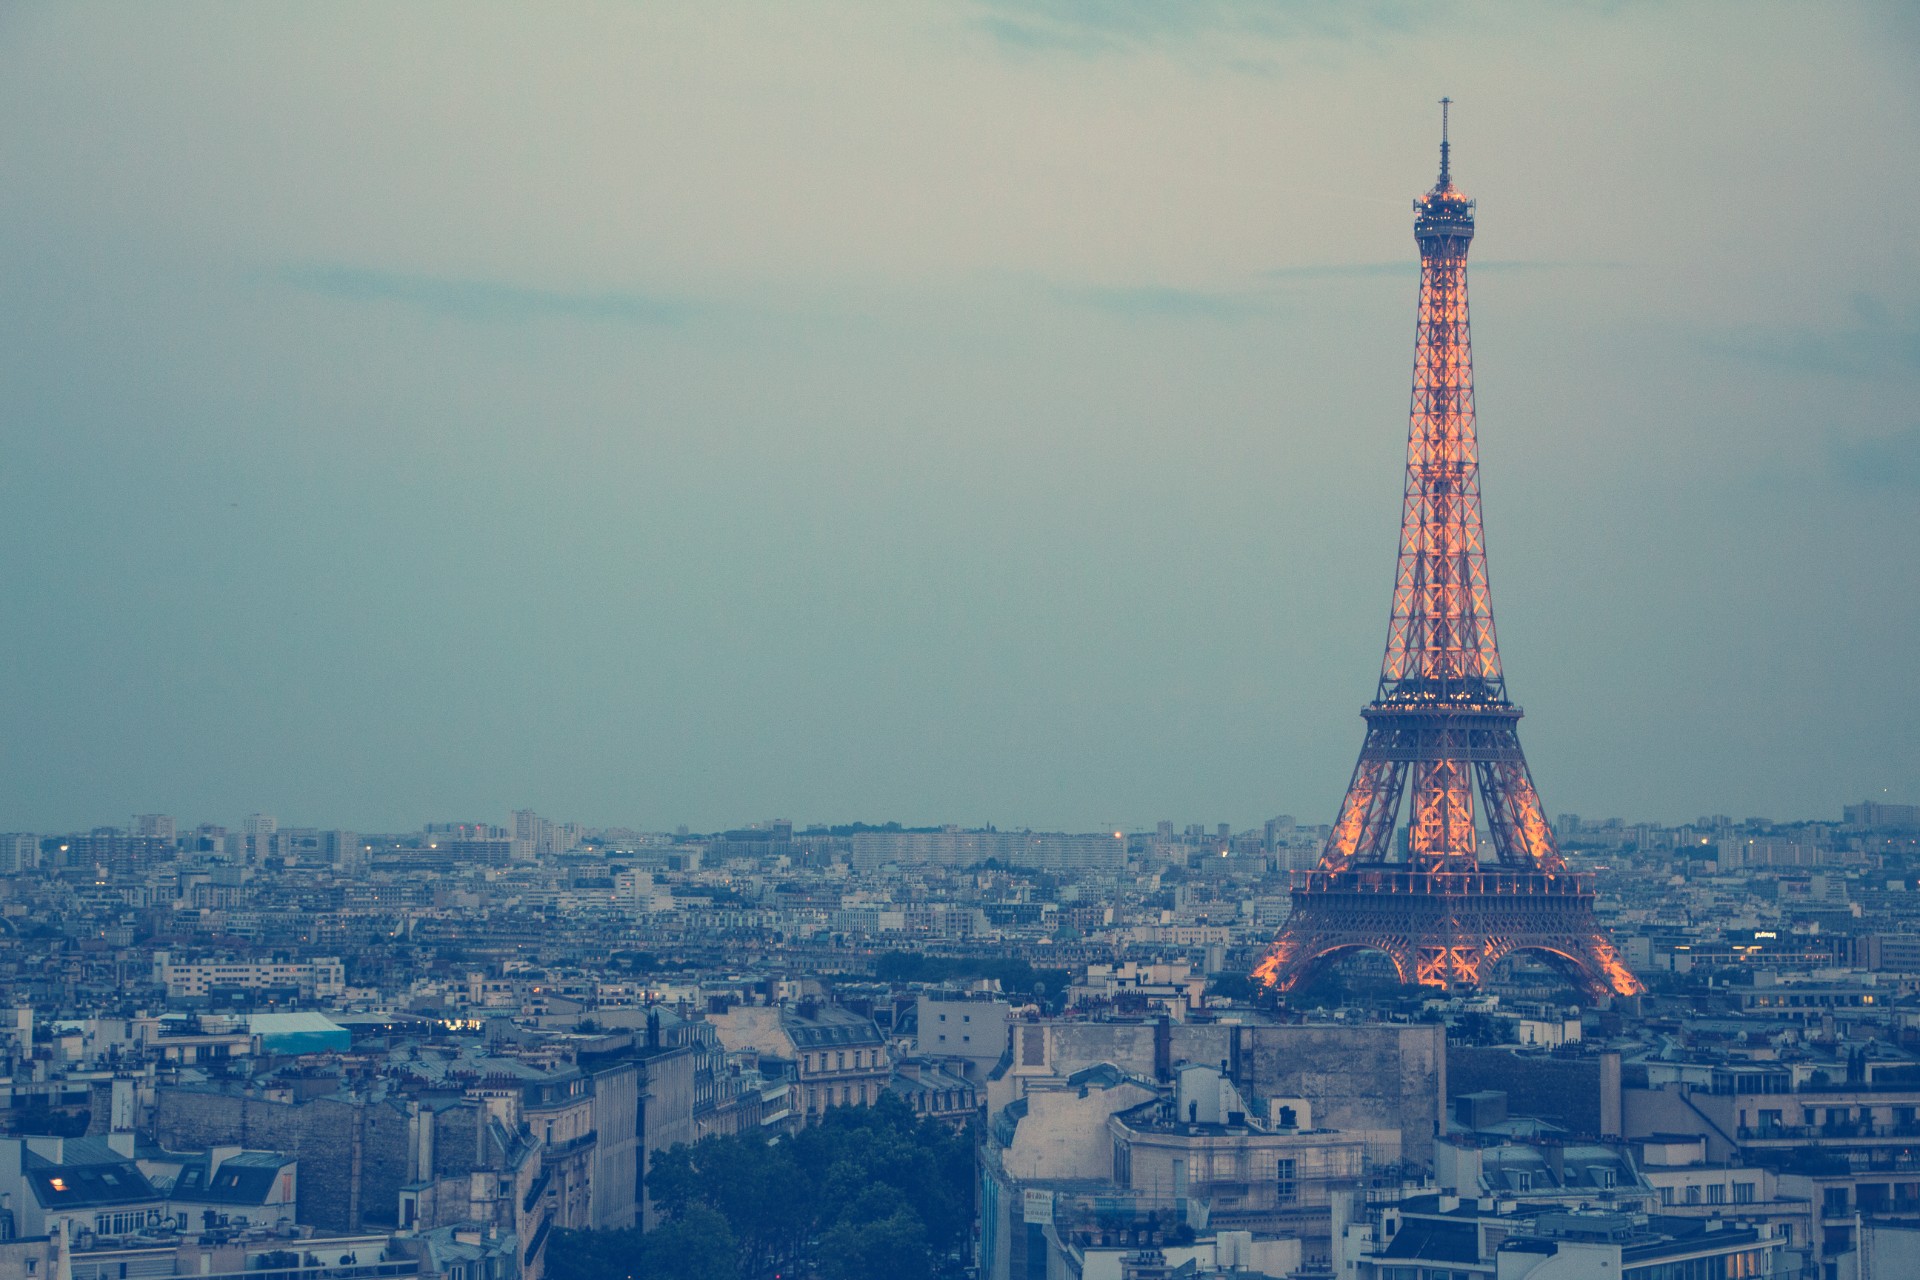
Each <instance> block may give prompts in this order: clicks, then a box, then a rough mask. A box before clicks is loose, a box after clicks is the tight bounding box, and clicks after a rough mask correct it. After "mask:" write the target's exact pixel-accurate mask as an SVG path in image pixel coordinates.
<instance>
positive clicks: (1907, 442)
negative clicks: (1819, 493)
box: [1828, 426, 1920, 489]
mask: <svg viewBox="0 0 1920 1280" xmlns="http://www.w3.org/2000/svg"><path fill="white" fill-rule="evenodd" d="M1828 450H1829V454H1830V461H1831V462H1832V464H1833V470H1834V474H1835V475H1836V476H1838V477H1839V478H1840V480H1841V481H1842V482H1844V483H1846V484H1849V485H1852V486H1854V487H1855V488H1860V489H1920V426H1916V427H1908V428H1907V429H1906V430H1905V431H1896V432H1895V433H1894V434H1892V435H1890V436H1878V437H1876V438H1874V439H1870V440H1835V441H1833V442H1832V444H1830V445H1829V446H1828Z"/></svg>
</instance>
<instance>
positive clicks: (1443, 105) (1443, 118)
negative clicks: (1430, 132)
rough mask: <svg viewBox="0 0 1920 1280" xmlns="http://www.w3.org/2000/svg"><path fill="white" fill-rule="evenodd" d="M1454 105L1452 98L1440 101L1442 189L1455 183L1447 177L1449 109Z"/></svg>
mask: <svg viewBox="0 0 1920 1280" xmlns="http://www.w3.org/2000/svg"><path fill="white" fill-rule="evenodd" d="M1452 105H1453V99H1452V98H1442V99H1440V183H1439V185H1440V186H1441V187H1445V186H1446V185H1447V184H1448V183H1449V182H1451V181H1453V179H1452V178H1450V177H1448V176H1447V150H1448V143H1447V108H1449V107H1451V106H1452Z"/></svg>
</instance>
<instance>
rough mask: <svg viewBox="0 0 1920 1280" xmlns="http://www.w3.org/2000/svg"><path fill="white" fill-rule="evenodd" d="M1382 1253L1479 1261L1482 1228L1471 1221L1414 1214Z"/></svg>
mask: <svg viewBox="0 0 1920 1280" xmlns="http://www.w3.org/2000/svg"><path fill="white" fill-rule="evenodd" d="M1378 1256H1380V1257H1383V1258H1395V1259H1401V1258H1406V1259H1417V1260H1419V1261H1422V1262H1478V1261H1480V1231H1479V1228H1478V1227H1476V1226H1475V1225H1474V1224H1473V1223H1471V1222H1433V1221H1429V1220H1427V1219H1424V1218H1410V1219H1408V1220H1407V1221H1406V1222H1405V1223H1404V1224H1403V1225H1402V1226H1401V1228H1400V1230H1399V1232H1398V1233H1397V1234H1396V1235H1395V1236H1394V1237H1393V1239H1392V1240H1391V1241H1390V1242H1389V1243H1388V1244H1387V1247H1386V1248H1384V1249H1382V1250H1381V1251H1380V1253H1379V1255H1378Z"/></svg>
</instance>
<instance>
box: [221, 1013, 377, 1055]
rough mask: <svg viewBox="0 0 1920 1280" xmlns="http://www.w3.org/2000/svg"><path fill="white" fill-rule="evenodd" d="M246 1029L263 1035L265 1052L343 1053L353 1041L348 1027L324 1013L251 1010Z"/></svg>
mask: <svg viewBox="0 0 1920 1280" xmlns="http://www.w3.org/2000/svg"><path fill="white" fill-rule="evenodd" d="M247 1033H248V1034H249V1035H256V1036H259V1037H260V1049H261V1051H262V1052H263V1053H286V1054H297V1053H344V1052H346V1050H347V1049H349V1048H351V1047H352V1045H353V1036H352V1035H351V1034H350V1033H349V1032H348V1031H347V1029H346V1028H345V1027H343V1026H341V1025H340V1024H339V1023H337V1022H335V1021H334V1020H333V1019H331V1018H329V1017H327V1016H326V1015H325V1014H323V1013H250V1014H248V1015H247Z"/></svg>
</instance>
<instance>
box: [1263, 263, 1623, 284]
mask: <svg viewBox="0 0 1920 1280" xmlns="http://www.w3.org/2000/svg"><path fill="white" fill-rule="evenodd" d="M1625 266H1626V264H1625V263H1622V262H1573V261H1549V260H1538V261H1528V260H1524V259H1514V258H1490V259H1488V260H1486V261H1484V262H1473V263H1470V264H1469V267H1470V269H1471V270H1472V271H1475V272H1480V273H1484V272H1488V271H1494V272H1499V273H1501V274H1505V273H1507V272H1525V271H1618V270H1621V269H1623V268H1624V267H1625ZM1261 274H1262V275H1264V276H1266V277H1267V278H1268V279H1271V280H1277V281H1288V280H1354V279H1364V278H1367V277H1371V276H1388V277H1391V278H1393V279H1397V280H1410V279H1413V278H1415V277H1417V276H1419V274H1420V261H1419V259H1417V258H1403V259H1399V260H1396V261H1392V262H1323V263H1311V264H1306V265H1301V266H1290V267H1269V268H1268V269H1267V270H1266V271H1263V272H1262V273H1261Z"/></svg>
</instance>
